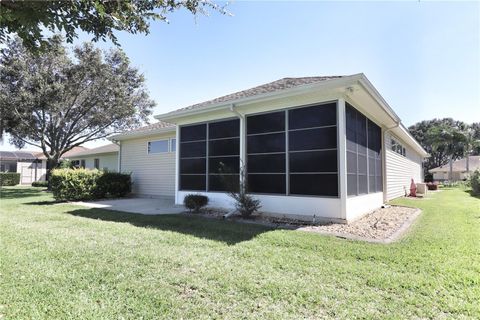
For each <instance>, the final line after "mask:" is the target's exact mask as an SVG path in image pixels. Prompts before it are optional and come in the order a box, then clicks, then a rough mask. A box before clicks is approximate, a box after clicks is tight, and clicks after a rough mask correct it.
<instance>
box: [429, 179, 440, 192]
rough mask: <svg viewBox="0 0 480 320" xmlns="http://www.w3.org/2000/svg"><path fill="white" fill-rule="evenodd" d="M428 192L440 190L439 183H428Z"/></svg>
mask: <svg viewBox="0 0 480 320" xmlns="http://www.w3.org/2000/svg"><path fill="white" fill-rule="evenodd" d="M427 189H428V190H438V182H436V181H435V182H428V183H427Z"/></svg>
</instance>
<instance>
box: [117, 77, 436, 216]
mask: <svg viewBox="0 0 480 320" xmlns="http://www.w3.org/2000/svg"><path fill="white" fill-rule="evenodd" d="M156 118H157V119H158V120H160V122H158V123H155V124H153V125H150V126H147V127H144V128H141V129H137V130H133V131H130V132H126V133H124V134H119V135H115V136H113V137H111V140H113V141H115V142H117V143H119V144H120V154H119V158H120V160H119V165H120V170H121V171H130V172H132V178H133V183H134V184H133V191H134V192H135V193H137V194H141V195H150V196H163V197H175V202H176V203H177V204H181V203H182V202H183V198H184V197H185V195H187V194H189V193H199V194H205V195H207V196H208V197H209V199H210V205H211V206H215V207H224V208H231V207H232V206H233V203H232V200H231V198H230V197H229V196H228V195H227V193H226V192H225V191H226V187H225V183H224V182H225V179H228V180H229V181H239V179H240V177H239V169H240V166H241V164H245V166H246V173H247V179H248V185H249V190H250V193H251V194H252V195H253V196H254V197H256V198H257V199H259V200H261V204H262V212H264V213H267V214H268V213H269V214H280V215H287V216H290V217H295V218H298V219H305V220H310V221H311V220H320V219H327V220H334V221H352V220H354V219H356V218H358V217H360V216H361V215H363V214H365V213H367V212H369V211H371V210H374V209H377V208H379V207H381V206H382V204H383V203H384V202H386V201H388V200H390V199H393V198H396V197H400V196H403V195H405V193H406V191H407V190H408V189H409V186H410V182H411V179H414V181H415V182H421V181H422V177H423V173H422V160H423V159H424V157H427V156H428V154H427V153H426V152H425V150H424V149H423V148H422V147H421V146H420V145H419V144H418V142H417V141H416V140H415V139H414V138H413V137H412V136H411V135H410V134H409V132H408V130H407V129H406V128H405V127H404V126H403V124H402V123H401V121H400V118H399V117H398V116H397V115H396V114H395V112H394V111H393V110H392V109H391V108H390V106H389V105H388V104H387V103H386V102H385V100H384V99H383V98H382V97H381V96H380V94H379V93H378V91H377V90H376V89H375V88H374V87H373V85H372V84H371V83H370V82H369V81H368V79H367V78H366V77H365V76H364V75H363V74H356V75H352V76H334V77H305V78H284V79H280V80H277V81H274V82H271V83H267V84H264V85H261V86H258V87H255V88H251V89H248V90H244V91H240V92H237V93H234V94H230V95H226V96H223V97H220V98H217V99H214V100H210V101H206V102H203V103H199V104H195V105H193V106H189V107H186V108H183V109H179V110H177V111H173V112H170V113H167V114H163V115H159V116H156ZM169 123H171V124H174V125H175V126H173V125H171V124H169ZM176 150H179V151H180V152H176ZM225 173H228V174H225Z"/></svg>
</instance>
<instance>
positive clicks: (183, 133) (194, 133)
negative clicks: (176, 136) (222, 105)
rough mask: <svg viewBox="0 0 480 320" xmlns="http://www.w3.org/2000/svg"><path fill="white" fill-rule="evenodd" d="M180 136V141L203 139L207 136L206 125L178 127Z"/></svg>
mask: <svg viewBox="0 0 480 320" xmlns="http://www.w3.org/2000/svg"><path fill="white" fill-rule="evenodd" d="M180 138H181V141H182V142H186V141H196V140H205V139H206V138H207V125H206V124H197V125H193V126H185V127H181V128H180Z"/></svg>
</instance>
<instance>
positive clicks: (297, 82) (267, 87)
mask: <svg viewBox="0 0 480 320" xmlns="http://www.w3.org/2000/svg"><path fill="white" fill-rule="evenodd" d="M342 77H345V76H321V77H301V78H283V79H280V80H276V81H273V82H269V83H265V84H262V85H259V86H256V87H253V88H250V89H247V90H242V91H238V92H235V93H231V94H227V95H225V96H221V97H218V98H215V99H212V100H208V101H204V102H201V103H197V104H193V105H191V106H188V107H185V108H181V109H178V110H176V111H173V112H177V111H183V110H194V109H199V108H203V107H207V106H210V105H214V104H217V103H223V102H228V101H234V100H238V99H243V98H248V97H253V96H256V95H260V94H264V93H272V92H276V91H281V90H285V89H290V88H294V87H299V86H302V85H307V84H312V83H316V82H321V81H325V80H331V79H338V78H342ZM167 114H168V113H167Z"/></svg>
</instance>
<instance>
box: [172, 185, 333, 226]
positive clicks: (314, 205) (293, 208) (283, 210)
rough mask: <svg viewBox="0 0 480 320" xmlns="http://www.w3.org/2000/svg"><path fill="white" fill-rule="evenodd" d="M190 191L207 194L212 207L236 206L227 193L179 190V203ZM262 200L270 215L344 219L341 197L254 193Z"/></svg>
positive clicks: (308, 218)
mask: <svg viewBox="0 0 480 320" xmlns="http://www.w3.org/2000/svg"><path fill="white" fill-rule="evenodd" d="M190 193H194V194H203V195H206V196H207V197H208V198H209V200H210V202H209V206H211V207H220V208H230V209H233V208H234V202H233V200H232V198H230V197H229V196H228V195H227V194H225V193H220V192H188V191H179V192H178V197H177V204H183V198H184V197H185V196H186V195H187V194H190ZM253 196H254V197H255V198H256V199H259V200H260V201H261V205H262V208H261V209H260V211H261V212H264V213H266V214H269V215H286V216H288V217H291V218H297V219H301V220H308V221H313V219H314V217H315V219H317V220H322V219H327V220H342V217H341V208H340V201H341V200H340V198H338V199H337V198H320V197H295V196H274V195H253Z"/></svg>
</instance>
